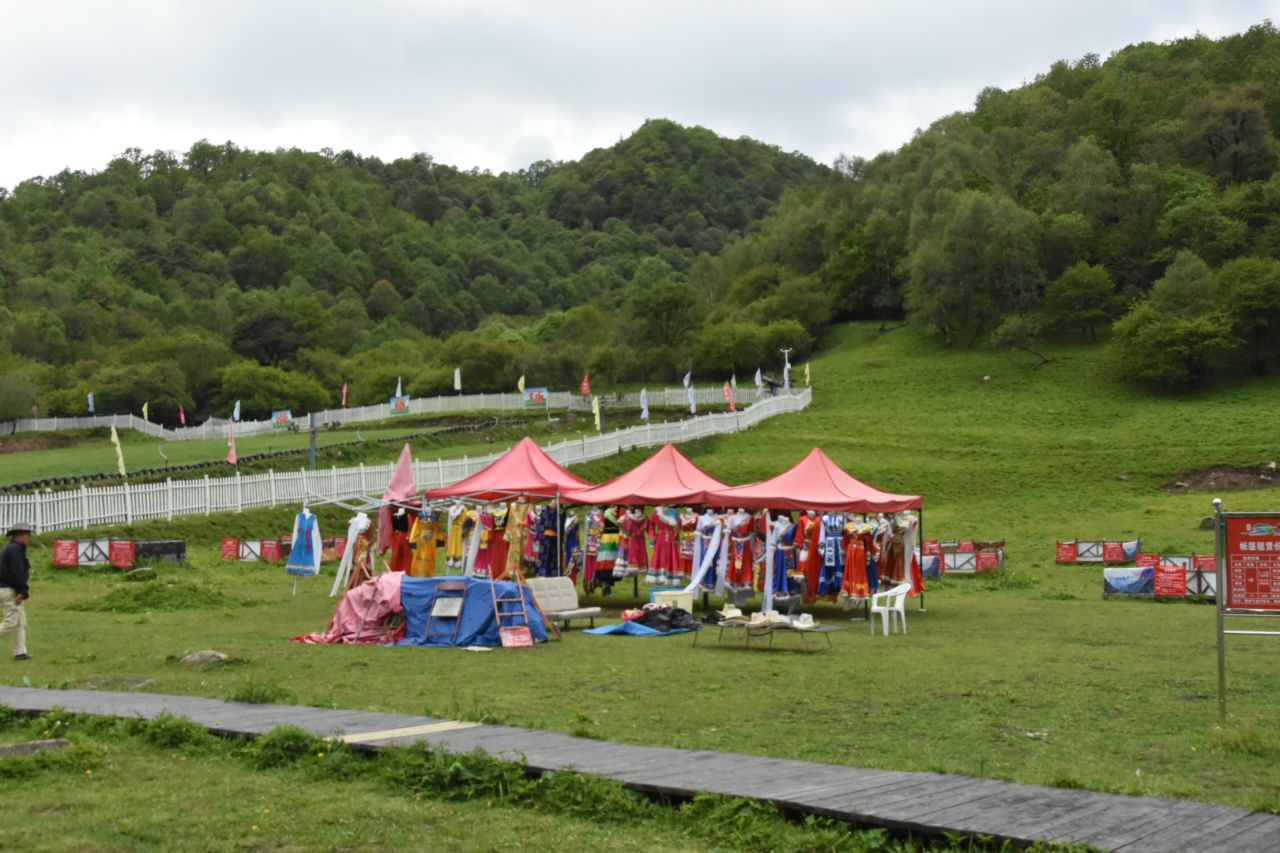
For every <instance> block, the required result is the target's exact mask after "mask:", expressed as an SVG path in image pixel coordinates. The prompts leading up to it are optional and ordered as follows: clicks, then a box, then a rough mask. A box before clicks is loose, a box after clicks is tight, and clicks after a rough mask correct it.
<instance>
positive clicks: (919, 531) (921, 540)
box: [907, 501, 942, 613]
mask: <svg viewBox="0 0 1280 853" xmlns="http://www.w3.org/2000/svg"><path fill="white" fill-rule="evenodd" d="M916 512H917V513H918V516H917V517H918V518H919V519H920V520H919V522H917V524H916V527H917V528H918V529H917V530H916V542H918V543H920V586H921V589H920V606H919V608H918V610H919V611H920V612H921V613H923V612H924V588H923V587H924V501H921V502H920V509H918V510H916ZM908 558H909V559H914V558H915V554H910V555H908ZM910 572H911V564H910V563H907V573H908V574H910ZM938 574H939V575H941V574H942V556H941V555H939V556H938Z"/></svg>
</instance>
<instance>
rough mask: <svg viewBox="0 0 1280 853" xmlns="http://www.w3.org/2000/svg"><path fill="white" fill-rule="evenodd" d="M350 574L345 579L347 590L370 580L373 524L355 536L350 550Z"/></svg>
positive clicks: (371, 575) (371, 572) (371, 574)
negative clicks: (353, 545) (352, 547)
mask: <svg viewBox="0 0 1280 853" xmlns="http://www.w3.org/2000/svg"><path fill="white" fill-rule="evenodd" d="M352 554H353V555H354V556H353V557H352V561H351V576H350V577H349V578H348V580H347V591H351V590H353V589H355V588H356V587H358V586H360V584H362V583H364V582H365V581H367V580H371V579H372V578H373V575H374V571H373V526H372V525H370V526H369V527H367V528H366V529H364V530H362V531H361V532H360V533H359V534H358V535H357V536H356V544H355V547H354V549H353V551H352Z"/></svg>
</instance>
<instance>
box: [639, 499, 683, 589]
mask: <svg viewBox="0 0 1280 853" xmlns="http://www.w3.org/2000/svg"><path fill="white" fill-rule="evenodd" d="M650 527H651V528H652V529H653V559H652V560H651V561H650V562H649V576H648V577H647V578H646V579H645V580H646V582H647V583H650V584H658V585H665V584H672V583H675V582H676V581H678V580H680V542H679V539H678V536H679V530H680V513H679V512H677V511H676V510H675V509H674V508H672V507H663V506H660V507H655V508H654V510H653V516H652V517H651V521H650Z"/></svg>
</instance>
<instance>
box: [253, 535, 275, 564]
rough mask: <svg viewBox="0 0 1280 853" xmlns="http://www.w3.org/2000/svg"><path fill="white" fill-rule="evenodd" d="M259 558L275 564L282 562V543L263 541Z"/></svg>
mask: <svg viewBox="0 0 1280 853" xmlns="http://www.w3.org/2000/svg"><path fill="white" fill-rule="evenodd" d="M258 557H259V558H260V559H263V560H267V561H269V562H273V563H278V562H280V542H279V541H278V540H276V539H263V540H262V549H261V550H260V551H258Z"/></svg>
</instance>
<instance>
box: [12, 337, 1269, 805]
mask: <svg viewBox="0 0 1280 853" xmlns="http://www.w3.org/2000/svg"><path fill="white" fill-rule="evenodd" d="M942 354H943V353H942V347H941V345H939V344H937V343H934V342H932V341H930V340H928V339H923V338H920V337H918V336H917V335H916V334H915V333H914V332H912V331H910V330H907V329H901V328H895V329H889V330H885V329H882V328H881V327H880V326H877V325H874V324H866V325H851V326H842V327H838V328H837V329H836V330H834V331H833V333H832V335H831V338H830V340H828V341H827V342H826V346H825V348H824V355H822V356H820V357H818V358H815V359H814V361H813V364H812V376H813V383H814V390H815V394H814V403H813V406H812V407H811V408H810V409H809V410H808V411H806V412H803V413H800V414H796V415H789V416H786V417H780V418H777V419H773V420H771V421H768V422H766V423H764V424H761V425H760V426H758V427H757V428H755V429H753V430H752V431H750V432H749V433H746V434H743V435H739V436H725V437H720V438H716V439H714V440H708V441H703V442H700V443H697V444H693V445H689V446H687V447H685V448H683V449H684V450H685V451H686V452H687V453H688V454H689V455H690V456H691V458H693V459H694V460H695V461H696V462H697V463H698V464H700V465H702V466H703V467H705V468H706V469H707V470H708V471H709V472H710V473H712V474H714V475H716V476H718V477H720V478H721V479H724V480H727V481H729V482H732V483H739V482H746V481H750V480H754V479H758V478H761V477H765V476H770V475H772V474H774V473H777V472H778V471H780V470H782V469H783V468H785V467H787V466H789V465H790V464H792V463H793V462H794V461H795V460H797V459H799V458H800V457H801V456H803V455H804V453H805V452H807V450H808V449H809V448H810V447H812V446H815V445H816V446H821V447H823V448H824V449H825V450H826V451H827V452H828V453H830V454H831V455H832V457H833V458H834V459H835V460H836V461H837V462H838V463H840V464H841V465H843V466H844V467H846V469H847V470H849V471H850V472H852V473H853V474H854V475H855V476H857V477H859V478H860V479H863V480H865V481H867V482H869V483H871V484H873V485H875V486H877V487H879V488H882V489H885V490H888V491H895V492H907V493H913V494H914V493H918V494H922V495H924V498H925V512H924V529H925V534H926V535H927V536H929V537H930V538H933V537H935V536H941V537H957V536H966V537H976V538H1005V539H1006V540H1007V542H1008V561H1007V568H1006V571H1005V572H1004V573H1003V574H1001V575H999V576H979V577H955V576H952V577H947V578H944V579H942V580H941V581H938V582H935V583H933V584H931V586H930V588H929V591H928V594H927V609H926V610H925V611H924V612H919V611H918V610H917V606H916V603H914V602H913V603H911V604H910V605H909V611H908V627H909V630H910V633H909V634H908V635H907V636H905V637H892V638H885V637H882V636H872V635H871V634H870V633H869V632H868V630H867V625H866V623H864V622H859V621H853V622H850V621H849V614H846V613H844V612H842V611H840V610H838V609H836V608H834V607H832V606H823V607H820V608H818V609H817V611H816V615H817V618H818V620H819V621H829V622H833V623H837V624H846V625H849V626H850V628H851V630H849V631H846V632H842V633H840V634H837V635H834V642H835V648H834V649H833V650H832V651H829V652H827V651H823V652H820V653H814V654H804V653H801V652H799V651H798V650H796V649H792V648H787V647H782V648H777V649H775V650H773V651H755V650H753V651H750V652H748V651H746V650H743V649H741V648H738V647H734V646H733V645H731V643H730V642H729V641H726V642H725V643H724V644H723V645H721V646H717V645H715V643H714V642H711V643H709V644H707V645H705V647H704V644H706V643H707V641H708V640H711V641H714V636H712V635H706V636H704V637H703V638H702V639H701V640H700V641H699V644H698V646H697V647H696V648H694V647H693V646H692V641H691V639H690V638H689V637H687V636H685V637H674V638H667V639H655V640H639V639H628V638H598V637H590V636H586V635H583V634H581V633H580V632H579V631H577V630H574V631H571V632H569V633H568V634H567V635H566V637H565V640H564V641H563V642H562V643H556V642H552V643H549V644H546V645H544V646H541V647H538V648H536V649H533V650H531V651H527V652H507V651H495V652H491V653H487V654H473V653H468V652H464V651H460V650H438V649H431V650H427V649H416V648H405V649H397V648H354V647H337V648H331V647H314V646H304V645H299V644H291V643H288V642H287V638H288V637H290V636H293V635H297V634H302V633H306V632H309V631H319V630H323V628H324V626H325V625H326V623H327V621H328V617H329V614H330V613H331V611H332V608H333V606H334V601H333V600H332V599H330V598H329V597H328V584H329V580H328V579H326V578H324V577H322V578H321V579H320V580H318V581H313V582H307V583H304V584H303V585H302V589H301V590H300V592H299V593H298V595H297V596H296V597H294V596H293V595H292V594H291V586H290V583H289V581H288V579H287V578H286V576H285V575H284V573H283V569H282V568H280V567H274V566H265V565H261V564H239V563H221V562H219V561H218V560H217V540H218V538H219V537H220V536H222V535H231V536H237V535H240V536H247V537H252V536H257V537H265V536H270V535H280V534H284V533H287V531H288V529H289V524H290V519H291V515H290V512H289V511H288V510H285V509H280V510H276V511H274V512H263V513H256V514H245V515H242V516H222V517H212V518H208V519H206V518H200V519H193V520H183V521H175V522H174V523H173V524H171V525H165V524H147V525H140V526H138V527H137V528H135V529H132V530H126V529H113V530H111V531H110V533H111V534H113V535H129V534H131V535H137V536H182V537H185V538H187V540H188V542H189V553H190V557H191V558H190V561H189V564H188V565H187V566H186V567H181V568H160V569H159V573H160V577H159V578H158V580H156V581H153V582H151V583H150V584H135V583H130V582H127V581H126V580H124V578H123V577H122V576H121V575H120V574H118V573H114V572H112V571H110V570H106V569H101V570H73V571H61V570H53V569H51V568H49V550H48V548H47V547H40V548H38V549H37V551H36V559H35V563H36V565H37V568H38V574H37V577H36V578H35V581H34V586H33V589H34V593H35V596H34V598H33V600H32V603H31V605H30V619H31V624H32V628H31V641H30V645H31V648H32V653H33V654H34V655H35V656H36V659H35V660H33V661H30V662H28V663H26V664H24V665H21V666H19V665H18V664H16V663H10V662H0V680H2V681H4V682H6V683H13V684H18V683H25V682H28V681H29V682H30V683H34V684H48V685H51V686H55V687H56V686H68V687H93V686H96V687H99V688H102V689H143V690H154V691H159V692H172V693H193V694H201V695H208V696H213V697H219V698H226V697H233V696H234V697H253V698H259V699H268V700H274V701H288V702H295V701H296V702H300V703H305V704H316V705H324V706H335V707H360V708H369V709H373V710H387V711H401V712H406V713H415V714H430V715H438V716H443V717H449V718H462V719H471V720H481V721H494V722H502V723H506V724H512V725H521V726H530V727H536V728H544V729H550V730H556V731H563V732H568V733H571V734H577V735H582V736H587V737H599V738H604V739H609V740H616V741H621V742H627V743H642V744H656V745H667V746H677V747H689V748H699V749H719V750H732V751H740V752H748V753H759V754H768V755H777V756H786V757H790V758H800V759H808V760H813V761H823V762H835V763H844V764H850V765H857V766H865V767H886V768H894V769H905V770H938V771H946V772H953V773H963V774H971V775H976V776H986V777H993V778H1003V779H1011V780H1015V781H1022V782H1034V783H1042V784H1050V785H1061V786H1068V787H1084V788H1091V789H1098V790H1107V791H1118V792H1123V793H1133V794H1151V795H1160V796H1173V797H1185V798H1191V799H1197V800H1205V801H1211V802H1220V803H1229V804H1234V805H1241V806H1248V807H1253V808H1262V809H1268V810H1276V809H1280V760H1278V759H1280V736H1277V735H1276V733H1275V730H1274V726H1273V725H1272V719H1273V709H1274V704H1275V699H1276V697H1277V696H1278V695H1280V672H1277V670H1276V668H1275V666H1274V660H1275V658H1274V655H1275V651H1276V645H1275V643H1274V642H1272V641H1271V640H1272V638H1261V637H1241V638H1233V639H1232V641H1231V643H1230V646H1229V652H1228V685H1229V691H1230V693H1229V699H1230V703H1229V708H1230V720H1229V724H1228V725H1227V726H1226V727H1225V728H1221V729H1219V728H1218V727H1217V726H1216V703H1215V686H1216V669H1215V659H1214V633H1213V625H1214V611H1213V608H1212V607H1211V606H1207V605H1197V604H1190V603H1181V602H1179V603H1154V602H1138V601H1115V600H1112V601H1104V600H1102V598H1101V591H1102V580H1101V569H1100V568H1098V567H1088V566H1056V565H1054V564H1053V545H1054V540H1055V539H1059V538H1071V537H1086V538H1094V537H1096V538H1132V537H1137V536H1140V537H1142V538H1143V540H1144V543H1146V546H1147V549H1148V550H1158V551H1164V552H1166V553H1190V552H1193V551H1198V552H1200V553H1208V552H1210V550H1211V548H1212V542H1211V534H1209V533H1207V532H1202V531H1200V530H1198V525H1199V522H1200V519H1201V518H1202V517H1203V516H1205V515H1207V514H1209V512H1210V510H1211V506H1210V498H1211V497H1212V496H1211V495H1207V494H1192V495H1174V494H1169V493H1167V492H1166V491H1164V490H1163V488H1162V485H1163V484H1165V483H1168V482H1170V481H1172V480H1174V479H1175V478H1176V477H1177V476H1178V475H1179V474H1180V473H1182V472H1184V471H1188V470H1191V469H1195V468H1200V467H1204V466H1208V465H1211V464H1218V463H1231V464H1240V465H1246V464H1256V463H1259V462H1262V461H1266V460H1269V459H1271V458H1273V457H1274V454H1275V445H1274V438H1273V435H1274V433H1273V431H1272V427H1271V422H1272V420H1273V414H1274V412H1275V411H1277V410H1280V409H1278V408H1277V405H1278V404H1280V399H1278V397H1280V386H1278V385H1277V383H1276V382H1274V381H1273V380H1250V381H1244V380H1241V381H1239V382H1237V383H1235V384H1231V385H1228V386H1224V387H1219V388H1217V389H1215V390H1213V391H1211V392H1205V393H1203V394H1201V395H1192V396H1186V397H1181V398H1178V399H1174V398H1167V399H1165V398H1153V397H1149V396H1145V395H1140V394H1137V393H1134V392H1130V391H1127V390H1125V389H1124V388H1123V387H1122V386H1118V385H1116V384H1114V383H1113V382H1112V381H1111V380H1110V379H1109V378H1108V377H1107V376H1106V375H1105V373H1104V372H1103V369H1102V368H1101V366H1100V365H1101V354H1100V351H1099V349H1098V348H1096V347H1092V348H1091V347H1084V346H1079V347H1076V346H1069V345H1064V346H1056V347H1051V348H1049V350H1048V353H1047V354H1048V355H1050V356H1051V358H1052V360H1051V361H1050V362H1049V363H1047V364H1044V365H1039V364H1037V359H1035V358H1032V357H1030V356H1025V355H1021V354H1012V355H1010V354H1004V353H995V352H991V351H985V350H983V351H979V350H972V351H967V350H955V351H947V352H946V353H945V355H946V357H945V358H943V357H941V356H942ZM796 375H803V374H802V371H799V370H797V371H796ZM645 453H646V452H645V451H634V452H632V453H628V454H623V455H620V456H618V457H615V458H612V459H608V460H602V461H599V462H596V463H592V464H590V465H586V466H581V467H580V468H578V469H576V470H578V472H579V473H581V474H582V475H584V476H586V477H588V478H589V479H593V480H597V479H603V478H605V477H608V476H612V475H614V474H616V473H619V472H621V471H623V470H625V469H626V468H628V467H630V466H631V465H634V464H635V463H636V462H638V461H640V460H641V459H642V458H644V456H645ZM1122 475H1123V477H1122ZM1223 497H1224V499H1225V501H1226V505H1227V508H1228V509H1235V510H1245V509H1255V510H1261V509H1266V508H1268V507H1272V508H1274V507H1276V506H1277V503H1278V499H1280V495H1277V494H1275V493H1272V492H1240V493H1235V494H1227V495H1223ZM321 517H322V529H323V531H324V532H325V533H326V534H336V533H338V532H340V530H339V529H340V527H341V526H342V524H343V515H342V513H341V512H340V511H338V510H336V509H333V508H329V509H322V515H321ZM95 533H96V534H97V535H105V532H104V531H95ZM43 545H47V542H44V543H43ZM331 572H332V567H331V566H327V567H326V569H325V574H327V575H328V578H329V579H331V578H332V574H331ZM596 603H601V604H603V605H605V606H606V607H609V608H617V607H619V606H624V605H625V604H626V603H627V601H626V599H625V598H624V599H623V600H621V601H619V600H618V599H617V597H614V598H610V599H604V600H602V601H597V602H596ZM784 644H785V638H784V639H783V640H779V641H778V645H779V646H783V645H784ZM202 648H216V649H219V650H222V651H224V652H227V653H228V654H230V655H231V656H232V658H233V660H232V662H231V663H230V664H229V665H226V666H223V667H220V668H215V669H208V670H192V669H188V668H186V667H183V666H180V665H178V664H177V663H176V660H177V659H178V658H179V657H181V656H182V655H183V654H185V653H187V652H189V651H192V650H195V649H202Z"/></svg>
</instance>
